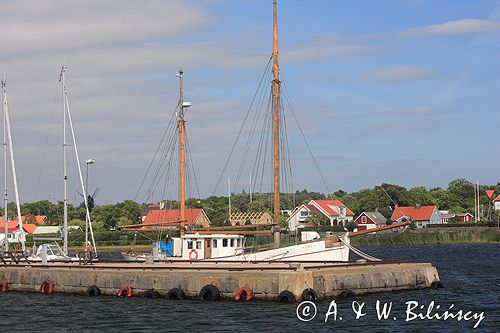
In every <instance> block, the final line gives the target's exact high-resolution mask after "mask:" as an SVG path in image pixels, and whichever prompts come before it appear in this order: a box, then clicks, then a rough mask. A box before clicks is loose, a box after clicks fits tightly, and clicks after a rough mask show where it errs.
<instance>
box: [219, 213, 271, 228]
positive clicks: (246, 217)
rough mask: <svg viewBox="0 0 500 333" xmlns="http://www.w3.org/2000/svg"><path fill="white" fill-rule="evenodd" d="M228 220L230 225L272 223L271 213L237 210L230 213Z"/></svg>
mask: <svg viewBox="0 0 500 333" xmlns="http://www.w3.org/2000/svg"><path fill="white" fill-rule="evenodd" d="M229 222H230V223H231V225H245V224H271V223H273V218H272V217H271V214H269V213H266V212H246V213H240V212H237V213H232V214H231V217H230V218H229Z"/></svg>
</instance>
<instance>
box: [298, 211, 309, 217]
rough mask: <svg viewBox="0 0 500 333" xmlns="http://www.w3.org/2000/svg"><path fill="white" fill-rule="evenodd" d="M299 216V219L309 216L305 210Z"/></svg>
mask: <svg viewBox="0 0 500 333" xmlns="http://www.w3.org/2000/svg"><path fill="white" fill-rule="evenodd" d="M300 216H301V217H308V216H309V212H308V211H307V210H303V211H301V212H300Z"/></svg>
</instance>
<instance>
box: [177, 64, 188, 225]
mask: <svg viewBox="0 0 500 333" xmlns="http://www.w3.org/2000/svg"><path fill="white" fill-rule="evenodd" d="M176 76H177V77H178V78H179V104H178V107H179V111H178V112H177V118H178V119H177V128H178V129H179V210H180V214H179V220H180V228H181V231H180V232H181V235H184V233H185V230H184V227H185V222H186V178H185V167H186V149H185V137H186V135H185V131H186V122H185V120H184V113H185V111H184V109H185V108H188V107H190V106H191V103H190V102H184V92H183V78H184V72H183V71H182V68H181V69H180V70H179V74H177V75H176Z"/></svg>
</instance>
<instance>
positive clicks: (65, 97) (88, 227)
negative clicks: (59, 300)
mask: <svg viewBox="0 0 500 333" xmlns="http://www.w3.org/2000/svg"><path fill="white" fill-rule="evenodd" d="M65 71H66V68H65V67H63V70H62V71H61V74H62V79H63V80H64V72H65ZM63 101H64V105H65V108H66V109H65V110H66V115H67V118H68V124H69V130H70V133H71V139H72V143H73V148H74V149H73V151H74V152H75V159H76V165H77V170H78V178H79V180H80V186H81V188H82V194H83V203H84V204H85V249H86V250H87V251H89V245H88V244H89V231H90V237H91V239H92V246H93V251H94V254H95V256H97V255H98V254H97V247H96V245H95V237H94V231H93V228H92V220H91V219H90V211H89V202H88V196H87V189H86V188H85V185H84V183H83V174H82V167H81V164H80V156H79V154H78V146H77V144H76V137H75V129H74V128H73V120H72V118H71V110H70V108H69V101H68V93H67V90H66V85H63ZM65 120H66V118H65ZM66 179H67V177H65V180H66ZM65 199H66V196H65ZM66 209H67V207H66ZM66 214H67V211H66ZM65 224H66V227H65V228H64V230H65V234H66V237H64V242H65V246H66V248H67V242H68V237H67V235H68V225H67V224H68V223H67V218H66V220H65ZM65 254H66V255H67V252H66V253H65Z"/></svg>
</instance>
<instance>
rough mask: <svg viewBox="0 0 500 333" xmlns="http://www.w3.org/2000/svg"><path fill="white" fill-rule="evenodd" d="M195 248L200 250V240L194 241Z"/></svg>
mask: <svg viewBox="0 0 500 333" xmlns="http://www.w3.org/2000/svg"><path fill="white" fill-rule="evenodd" d="M196 248H197V249H198V250H201V241H196Z"/></svg>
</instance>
